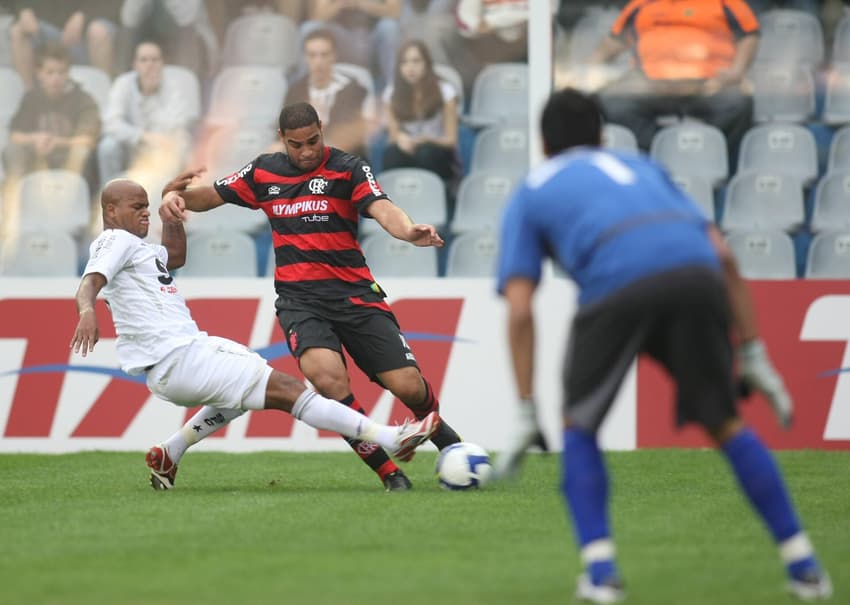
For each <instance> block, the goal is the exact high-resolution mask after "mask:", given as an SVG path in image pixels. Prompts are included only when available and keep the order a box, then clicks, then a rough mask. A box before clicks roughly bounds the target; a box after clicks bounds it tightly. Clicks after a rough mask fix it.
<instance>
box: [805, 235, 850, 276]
mask: <svg viewBox="0 0 850 605" xmlns="http://www.w3.org/2000/svg"><path fill="white" fill-rule="evenodd" d="M806 277H807V278H810V279H850V231H826V232H824V233H818V234H817V235H816V236H815V237H814V239H812V243H811V244H810V245H809V252H808V256H807V257H806Z"/></svg>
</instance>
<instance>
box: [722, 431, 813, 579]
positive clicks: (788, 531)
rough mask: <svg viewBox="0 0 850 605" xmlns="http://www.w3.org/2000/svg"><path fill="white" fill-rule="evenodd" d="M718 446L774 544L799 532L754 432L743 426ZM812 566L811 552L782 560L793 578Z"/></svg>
mask: <svg viewBox="0 0 850 605" xmlns="http://www.w3.org/2000/svg"><path fill="white" fill-rule="evenodd" d="M722 449H723V453H724V454H725V455H726V458H727V460H728V461H729V464H730V465H731V466H732V470H733V471H734V472H735V476H736V477H737V478H738V483H739V484H740V486H741V489H742V490H743V491H744V493H745V494H746V495H747V498H748V499H749V501H750V504H751V505H752V506H753V508H755V509H756V511H757V512H758V514H759V515H760V516H761V518H762V519H763V520H764V522H765V524H766V525H767V527H768V529H769V530H770V533H771V535H772V536H773V539H774V540H775V541H776V543H777V545H781V544H782V543H783V542H785V541H786V540H788V539H789V538H792V537H794V536H797V535H798V534H800V533H801V532H802V531H803V529H802V527H801V525H800V521H799V520H798V518H797V513H796V512H795V511H794V505H793V504H792V503H791V497H790V496H789V494H788V490H787V489H786V487H785V484H784V482H783V481H782V475H781V473H780V471H779V468H778V467H777V465H776V462H775V461H774V459H773V456H771V455H770V452H769V451H768V449H767V448H766V447H765V446H764V444H763V443H762V442H761V440H760V439H759V438H758V437H757V436H756V435H755V433H753V432H752V431H751V430H749V429H744V430H743V431H741V432H740V433H738V434H737V435H735V436H734V437H733V438H732V439H730V440H729V441H727V442H726V443H725V444H724V445H723V448H722ZM806 544H808V538H806ZM813 568H814V569H819V566H818V563H817V560H816V559H815V557H814V554H813V553H809V554H802V556H800V557H799V558H795V559H794V560H791V561H786V569H787V570H788V573H789V574H790V575H792V576H795V577H800V576H801V575H802V574H804V573H805V572H806V571H808V570H810V569H813Z"/></svg>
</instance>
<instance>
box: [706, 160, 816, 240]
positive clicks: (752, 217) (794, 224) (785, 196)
mask: <svg viewBox="0 0 850 605" xmlns="http://www.w3.org/2000/svg"><path fill="white" fill-rule="evenodd" d="M804 220H805V217H804V212H803V187H802V184H801V183H800V181H799V180H798V179H796V178H794V177H793V176H789V175H786V174H782V173H779V172H739V173H737V174H736V175H735V176H734V177H733V178H732V180H731V181H730V182H729V187H728V188H727V190H726V203H725V208H724V211H723V219H722V221H721V225H722V228H723V230H724V231H761V230H774V229H775V230H780V231H789V232H791V231H796V230H798V229H800V228H801V227H802V226H803V223H804Z"/></svg>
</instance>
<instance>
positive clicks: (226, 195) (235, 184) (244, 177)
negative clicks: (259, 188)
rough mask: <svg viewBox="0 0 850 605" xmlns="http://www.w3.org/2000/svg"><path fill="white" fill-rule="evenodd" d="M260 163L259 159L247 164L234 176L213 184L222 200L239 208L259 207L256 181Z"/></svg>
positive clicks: (223, 178)
mask: <svg viewBox="0 0 850 605" xmlns="http://www.w3.org/2000/svg"><path fill="white" fill-rule="evenodd" d="M258 161H259V158H257V159H255V160H254V161H253V162H250V163H248V164H246V165H245V166H243V167H242V168H240V169H239V170H237V171H236V172H234V173H233V174H230V175H228V176H225V177H222V178H220V179H218V180H217V181H216V182H215V183H214V184H213V187H215V190H216V192H217V193H218V194H219V195H220V196H221V199H223V200H224V201H225V202H229V203H231V204H236V205H237V206H245V207H247V208H257V207H258V205H259V204H258V202H257V196H256V193H255V186H256V185H255V181H254V173H255V170H256V166H257V163H258Z"/></svg>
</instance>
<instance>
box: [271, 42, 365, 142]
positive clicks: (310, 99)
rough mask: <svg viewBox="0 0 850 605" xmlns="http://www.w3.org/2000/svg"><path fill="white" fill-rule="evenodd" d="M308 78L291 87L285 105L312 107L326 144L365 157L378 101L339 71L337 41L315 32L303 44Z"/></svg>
mask: <svg viewBox="0 0 850 605" xmlns="http://www.w3.org/2000/svg"><path fill="white" fill-rule="evenodd" d="M303 54H304V60H305V61H306V63H307V71H308V73H307V75H306V76H304V77H302V78H300V79H298V80H296V81H295V82H293V83H292V85H291V86H290V87H289V89H288V91H287V94H286V101H285V103H284V104H285V105H290V104H292V103H298V102H305V103H310V104H311V105H312V106H313V107H315V108H316V112H317V113H318V114H319V119H320V120H321V121H322V130H323V133H324V139H325V144H326V145H329V146H332V147H336V148H338V149H342V150H343V151H347V152H349V153H353V154H355V155H359V156H361V157H365V155H366V144H367V138H368V136H369V132H370V130H371V124H372V123H373V122H374V121H375V97H374V94H373V91H371V90H367V89H366V88H365V87H363V86H362V85H361V84H360V83H359V82H357V80H355V79H354V78H352V77H350V76H348V75H346V74H343V73H342V72H340V71H339V70H338V69H336V68H335V64H336V59H337V55H336V37H335V36H334V34H333V33H332V32H330V31H329V30H326V29H315V30H313V31H311V32H310V33H308V34H307V36H306V37H305V38H304V42H303Z"/></svg>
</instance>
